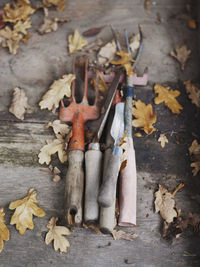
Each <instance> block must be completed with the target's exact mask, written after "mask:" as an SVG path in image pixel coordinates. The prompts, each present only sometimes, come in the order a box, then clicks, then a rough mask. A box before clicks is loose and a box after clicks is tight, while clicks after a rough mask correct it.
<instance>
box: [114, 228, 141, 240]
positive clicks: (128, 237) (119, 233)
mask: <svg viewBox="0 0 200 267" xmlns="http://www.w3.org/2000/svg"><path fill="white" fill-rule="evenodd" d="M112 235H113V238H114V240H121V239H125V240H128V241H134V240H135V239H136V238H137V237H138V235H137V234H133V233H127V232H124V231H122V230H119V231H117V230H113V231H112Z"/></svg>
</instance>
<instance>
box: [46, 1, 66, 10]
mask: <svg viewBox="0 0 200 267" xmlns="http://www.w3.org/2000/svg"><path fill="white" fill-rule="evenodd" d="M42 3H43V5H44V6H45V7H51V6H52V5H54V6H56V10H57V11H63V10H64V9H65V7H66V0H42Z"/></svg>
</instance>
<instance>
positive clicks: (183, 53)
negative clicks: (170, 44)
mask: <svg viewBox="0 0 200 267" xmlns="http://www.w3.org/2000/svg"><path fill="white" fill-rule="evenodd" d="M190 54H191V50H188V49H187V46H186V45H182V46H177V47H176V48H175V52H174V51H171V52H170V55H171V56H172V57H174V58H176V59H177V60H178V62H179V63H180V65H181V70H184V67H185V63H186V61H187V60H188V59H189V55H190Z"/></svg>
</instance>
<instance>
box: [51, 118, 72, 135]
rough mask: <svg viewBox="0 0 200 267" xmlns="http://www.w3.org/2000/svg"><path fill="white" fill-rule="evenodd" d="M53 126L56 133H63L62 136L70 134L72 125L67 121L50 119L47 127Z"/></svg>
mask: <svg viewBox="0 0 200 267" xmlns="http://www.w3.org/2000/svg"><path fill="white" fill-rule="evenodd" d="M49 127H52V128H53V131H54V133H55V134H56V135H57V134H61V136H62V137H64V136H65V135H67V134H69V132H70V131H71V127H70V126H69V125H67V124H66V123H62V122H61V121H60V120H55V121H52V122H51V121H50V122H49V123H48V124H47V125H46V128H49Z"/></svg>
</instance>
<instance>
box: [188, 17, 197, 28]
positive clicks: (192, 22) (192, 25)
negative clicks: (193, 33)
mask: <svg viewBox="0 0 200 267" xmlns="http://www.w3.org/2000/svg"><path fill="white" fill-rule="evenodd" d="M187 24H188V27H189V28H190V29H192V30H196V28H197V23H196V21H195V20H194V19H189V20H188V22H187Z"/></svg>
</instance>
